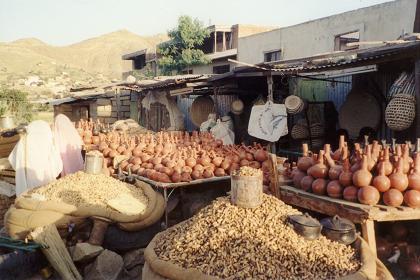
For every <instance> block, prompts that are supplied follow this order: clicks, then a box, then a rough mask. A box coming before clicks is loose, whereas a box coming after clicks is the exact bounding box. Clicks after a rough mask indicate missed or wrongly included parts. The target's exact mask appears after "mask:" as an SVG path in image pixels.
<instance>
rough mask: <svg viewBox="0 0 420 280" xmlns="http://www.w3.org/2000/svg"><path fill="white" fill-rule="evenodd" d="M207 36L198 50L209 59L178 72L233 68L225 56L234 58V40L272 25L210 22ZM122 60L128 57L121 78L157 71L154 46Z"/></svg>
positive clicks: (153, 73)
mask: <svg viewBox="0 0 420 280" xmlns="http://www.w3.org/2000/svg"><path fill="white" fill-rule="evenodd" d="M208 29H209V31H210V36H209V37H208V38H207V39H206V40H205V42H204V44H203V46H202V47H201V49H202V51H203V52H204V53H205V54H206V55H207V58H208V59H209V60H210V61H211V63H209V64H207V65H200V66H193V67H191V69H186V70H185V71H184V72H183V73H182V74H222V73H226V72H229V71H230V70H232V69H233V66H234V65H233V64H232V63H230V62H228V59H229V58H232V59H237V53H238V40H239V38H242V37H244V36H249V35H251V34H256V33H260V32H265V31H268V30H272V29H273V27H263V26H255V25H243V24H235V25H232V26H230V25H229V26H225V25H211V26H209V27H208ZM122 59H123V60H131V61H132V64H131V67H130V70H129V71H126V72H124V73H122V78H123V80H125V79H126V78H127V77H128V76H130V75H133V76H139V75H144V76H150V75H154V76H157V75H159V73H158V72H159V70H158V66H157V60H158V59H159V58H158V56H157V54H156V50H149V49H144V50H140V51H136V52H133V53H129V54H125V55H123V56H122Z"/></svg>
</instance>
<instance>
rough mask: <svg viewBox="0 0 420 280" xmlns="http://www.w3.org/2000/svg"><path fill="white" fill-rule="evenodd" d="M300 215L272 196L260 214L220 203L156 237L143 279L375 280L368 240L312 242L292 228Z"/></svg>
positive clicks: (149, 249)
mask: <svg viewBox="0 0 420 280" xmlns="http://www.w3.org/2000/svg"><path fill="white" fill-rule="evenodd" d="M297 213H300V212H299V211H298V210H296V209H293V208H292V207H290V206H287V205H285V204H284V203H283V202H281V201H279V200H278V199H276V198H274V197H272V196H267V195H264V203H263V204H262V205H261V206H260V207H258V208H255V209H244V208H240V207H236V206H234V205H232V204H231V203H230V201H229V198H228V197H224V198H218V199H217V200H216V201H215V202H213V203H212V204H211V205H209V206H207V207H206V208H204V209H202V210H201V211H200V212H199V213H198V214H197V215H196V216H194V217H192V218H191V219H189V220H186V221H184V222H182V223H180V224H178V225H176V226H174V227H171V228H169V229H167V230H166V231H163V232H161V233H159V234H157V235H156V236H155V237H154V239H153V240H152V241H151V242H150V243H149V245H148V246H147V248H146V251H145V254H144V256H145V260H146V265H145V267H144V270H143V277H144V279H159V280H162V279H173V280H184V279H185V280H186V279H195V280H203V279H206V280H216V279H225V278H229V279H250V278H252V279H280V278H284V279H290V278H297V279H299V278H304V277H306V278H308V279H310V278H312V279H345V280H356V279H375V277H376V258H375V256H374V254H373V253H372V252H371V251H370V249H369V247H368V245H367V244H366V243H365V242H364V241H363V240H362V239H358V240H357V242H355V244H354V247H353V248H351V247H349V246H346V245H343V244H339V243H337V242H332V241H330V240H328V239H326V238H325V237H323V236H321V237H320V238H319V239H317V240H313V241H307V240H305V239H304V238H303V237H301V236H299V235H297V233H295V232H294V230H293V229H292V228H291V227H290V226H288V225H287V222H286V221H287V216H288V215H290V214H297ZM157 276H159V277H161V278H159V277H157ZM149 277H150V278H149Z"/></svg>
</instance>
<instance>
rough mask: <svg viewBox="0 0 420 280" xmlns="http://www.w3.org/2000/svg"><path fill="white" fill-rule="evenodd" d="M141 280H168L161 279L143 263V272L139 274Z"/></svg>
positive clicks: (165, 279)
mask: <svg viewBox="0 0 420 280" xmlns="http://www.w3.org/2000/svg"><path fill="white" fill-rule="evenodd" d="M141 279H147V280H169V279H168V278H165V277H162V276H160V275H159V274H157V273H155V272H154V271H153V270H152V269H151V268H150V265H149V264H148V263H147V262H146V263H144V266H143V270H142V273H141Z"/></svg>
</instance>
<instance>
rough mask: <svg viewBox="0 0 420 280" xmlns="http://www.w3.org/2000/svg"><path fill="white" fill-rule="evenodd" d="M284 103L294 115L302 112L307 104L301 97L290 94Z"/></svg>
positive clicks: (288, 111)
mask: <svg viewBox="0 0 420 280" xmlns="http://www.w3.org/2000/svg"><path fill="white" fill-rule="evenodd" d="M284 105H285V106H286V110H287V113H289V114H292V115H293V114H297V113H300V112H302V110H303V108H304V105H305V104H304V103H303V101H302V99H301V98H300V97H298V96H296V95H290V96H288V97H287V98H286V100H285V101H284Z"/></svg>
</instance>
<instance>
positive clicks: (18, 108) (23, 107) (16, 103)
mask: <svg viewBox="0 0 420 280" xmlns="http://www.w3.org/2000/svg"><path fill="white" fill-rule="evenodd" d="M1 116H12V117H14V118H15V120H16V121H17V122H19V123H20V122H29V121H31V120H32V104H31V103H29V101H28V95H27V93H26V92H23V91H20V90H17V89H7V88H0V117H1Z"/></svg>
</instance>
